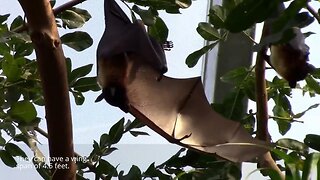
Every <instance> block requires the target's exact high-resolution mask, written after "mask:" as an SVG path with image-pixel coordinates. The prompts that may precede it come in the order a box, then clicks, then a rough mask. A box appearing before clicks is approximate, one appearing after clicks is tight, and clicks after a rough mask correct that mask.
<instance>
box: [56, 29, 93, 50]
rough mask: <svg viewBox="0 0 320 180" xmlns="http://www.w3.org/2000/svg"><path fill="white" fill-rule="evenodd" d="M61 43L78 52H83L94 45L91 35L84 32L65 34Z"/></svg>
mask: <svg viewBox="0 0 320 180" xmlns="http://www.w3.org/2000/svg"><path fill="white" fill-rule="evenodd" d="M61 41H62V43H63V44H65V45H67V46H69V47H70V48H72V49H74V50H76V51H83V50H85V49H87V48H89V47H90V46H91V45H92V44H93V40H92V38H91V37H90V35H89V34H88V33H86V32H82V31H76V32H73V33H68V34H65V35H63V36H61Z"/></svg>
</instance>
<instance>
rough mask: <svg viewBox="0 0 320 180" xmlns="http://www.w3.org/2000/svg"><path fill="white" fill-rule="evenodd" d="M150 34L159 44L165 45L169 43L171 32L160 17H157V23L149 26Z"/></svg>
mask: <svg viewBox="0 0 320 180" xmlns="http://www.w3.org/2000/svg"><path fill="white" fill-rule="evenodd" d="M148 33H149V34H150V36H152V37H153V38H155V39H156V40H157V42H159V43H161V44H163V43H165V42H166V41H167V38H168V34H169V30H168V27H167V25H166V24H165V22H164V21H163V20H162V19H161V18H160V17H157V18H156V22H155V23H154V24H153V25H152V26H148Z"/></svg>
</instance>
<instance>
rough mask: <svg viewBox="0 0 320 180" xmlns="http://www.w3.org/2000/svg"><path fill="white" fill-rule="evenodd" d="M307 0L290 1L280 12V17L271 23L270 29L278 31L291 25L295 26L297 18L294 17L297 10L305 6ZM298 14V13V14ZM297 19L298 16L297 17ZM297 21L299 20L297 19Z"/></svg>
mask: <svg viewBox="0 0 320 180" xmlns="http://www.w3.org/2000/svg"><path fill="white" fill-rule="evenodd" d="M307 3H308V0H295V1H292V2H291V3H290V5H289V6H288V7H287V8H286V10H285V11H284V12H282V13H281V15H280V17H279V18H278V19H277V20H276V21H275V22H274V23H273V25H272V29H273V31H274V32H278V31H281V30H284V29H288V28H290V26H291V27H293V26H297V23H296V22H297V20H296V19H295V17H296V16H297V14H298V12H299V11H300V10H301V9H302V8H304V7H306V5H307ZM298 16H299V15H298ZM298 19H299V17H298ZM298 23H299V20H298Z"/></svg>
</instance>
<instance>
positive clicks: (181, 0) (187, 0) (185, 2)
mask: <svg viewBox="0 0 320 180" xmlns="http://www.w3.org/2000/svg"><path fill="white" fill-rule="evenodd" d="M175 2H176V4H177V5H178V6H179V7H181V8H188V7H190V6H191V3H192V1H191V0H176V1H175Z"/></svg>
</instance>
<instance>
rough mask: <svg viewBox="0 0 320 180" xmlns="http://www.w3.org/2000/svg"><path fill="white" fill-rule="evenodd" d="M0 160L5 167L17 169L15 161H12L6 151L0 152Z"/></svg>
mask: <svg viewBox="0 0 320 180" xmlns="http://www.w3.org/2000/svg"><path fill="white" fill-rule="evenodd" d="M0 158H1V160H2V162H3V163H4V164H5V165H7V166H9V167H17V162H16V160H14V158H13V157H12V156H11V155H10V154H9V152H8V151H5V150H0Z"/></svg>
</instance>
